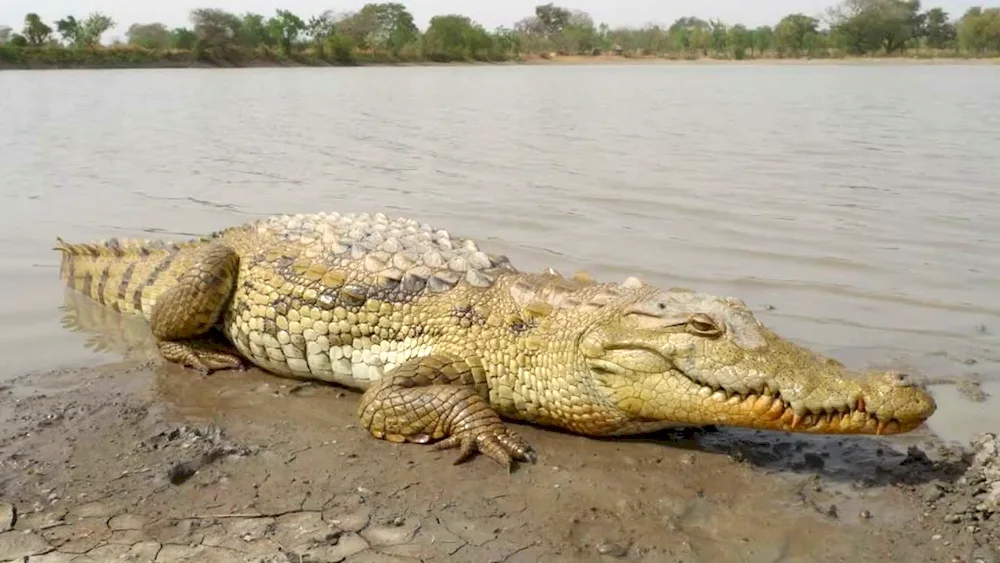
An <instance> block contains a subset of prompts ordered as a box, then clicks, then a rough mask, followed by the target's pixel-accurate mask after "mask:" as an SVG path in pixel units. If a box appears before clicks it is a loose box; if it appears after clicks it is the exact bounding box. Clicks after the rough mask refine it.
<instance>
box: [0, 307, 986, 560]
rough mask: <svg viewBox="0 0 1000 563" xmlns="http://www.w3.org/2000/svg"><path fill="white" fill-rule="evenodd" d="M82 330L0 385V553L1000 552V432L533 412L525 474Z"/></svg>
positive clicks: (276, 382)
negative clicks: (554, 426) (64, 354)
mask: <svg viewBox="0 0 1000 563" xmlns="http://www.w3.org/2000/svg"><path fill="white" fill-rule="evenodd" d="M66 326H67V328H70V329H72V330H84V331H87V332H88V333H89V336H88V338H89V340H88V345H89V346H91V347H92V349H93V350H94V351H95V352H98V353H107V354H108V357H109V360H108V362H107V364H105V365H102V366H99V367H87V368H80V369H66V370H56V371H44V372H35V373H28V374H25V375H23V376H20V377H16V378H13V379H11V380H10V381H9V382H8V383H7V384H6V386H5V387H4V388H3V389H0V561H19V562H23V561H30V562H32V563H38V562H61V561H74V562H79V561H137V562H138V561H220V562H224V561H253V562H286V561H287V562H307V561H313V562H319V561H322V562H336V561H349V562H381V561H386V562H397V561H398V562H407V561H413V562H416V561H424V562H431V561H459V562H461V561H469V562H487V561H492V562H508V563H513V562H529V561H531V562H533V561H546V562H547V561H552V562H571V561H573V562H575V561H585V562H586V561H595V562H596V561H644V562H645V561H649V562H661V561H679V562H680V561H683V562H728V561H733V562H754V563H756V562H806V561H821V562H822V561H903V560H907V559H911V560H919V561H932V562H934V561H941V562H976V561H981V562H983V563H996V562H997V561H998V560H1000V553H998V548H997V546H1000V451H998V450H1000V441H998V439H997V437H996V436H995V435H991V434H982V435H980V436H979V437H978V438H977V439H976V440H975V441H973V443H970V444H967V445H965V446H964V447H958V446H955V445H952V444H950V443H945V442H942V441H941V440H939V439H937V438H936V437H935V436H933V435H932V434H930V432H928V431H926V430H919V431H917V432H914V433H911V434H907V435H904V436H899V437H884V438H868V437H836V436H835V437H804V436H796V435H790V434H783V433H763V432H754V431H745V430H733V429H715V428H708V429H702V430H687V431H675V432H664V433H659V434H656V435H652V436H643V437H635V438H629V439H607V440H603V439H592V438H586V437H580V436H574V435H570V434H566V433H562V432H558V431H553V430H549V429H544V428H536V427H531V426H525V425H515V426H516V428H517V430H518V431H519V432H521V433H523V435H524V436H525V437H526V438H527V439H528V440H529V441H530V442H531V443H532V445H533V446H534V447H535V449H536V450H537V451H538V453H539V460H538V463H536V464H528V465H521V466H518V467H517V469H516V470H515V471H513V472H512V473H510V474H508V473H507V472H506V471H504V470H503V469H501V468H500V467H499V466H498V465H496V464H495V463H493V462H492V461H491V460H489V459H488V458H485V457H483V456H477V457H475V458H473V459H472V460H471V461H468V462H466V463H463V464H460V465H454V464H453V461H454V458H455V456H456V454H455V452H454V451H451V452H447V451H446V452H434V451H431V450H430V449H429V448H427V447H423V446H419V445H413V444H391V443H388V442H384V441H379V440H375V439H373V438H371V437H369V436H368V435H367V434H366V433H365V432H363V431H362V430H361V429H360V428H358V427H357V421H356V406H357V399H358V396H357V395H356V394H355V393H353V392H351V391H347V390H343V389H340V388H337V387H335V386H330V385H320V384H310V383H302V382H297V381H291V380H286V379H281V378H277V377H274V376H271V375H269V374H266V373H263V372H261V371H259V370H256V369H250V370H248V371H246V372H217V373H215V374H213V375H211V376H208V377H202V376H201V375H199V374H197V373H194V372H191V371H189V370H184V369H181V368H179V367H177V366H172V365H164V364H163V363H162V362H161V361H159V360H158V359H156V356H155V353H154V351H153V350H154V349H153V348H152V347H151V346H150V342H149V340H148V336H147V334H148V331H146V330H145V328H144V325H142V324H141V323H132V322H130V321H129V320H127V319H122V318H121V317H119V316H118V315H116V314H113V313H110V312H104V311H101V310H99V309H96V308H94V309H86V308H75V309H73V310H72V311H68V312H67V318H66Z"/></svg>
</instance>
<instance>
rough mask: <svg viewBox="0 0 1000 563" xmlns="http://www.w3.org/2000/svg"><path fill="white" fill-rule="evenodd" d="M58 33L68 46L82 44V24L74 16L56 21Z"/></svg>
mask: <svg viewBox="0 0 1000 563" xmlns="http://www.w3.org/2000/svg"><path fill="white" fill-rule="evenodd" d="M56 31H58V32H59V35H62V37H63V41H65V42H66V44H67V45H79V44H80V22H78V21H76V18H75V17H73V16H67V17H65V18H63V19H61V20H56Z"/></svg>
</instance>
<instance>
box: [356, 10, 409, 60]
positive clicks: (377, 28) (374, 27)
mask: <svg viewBox="0 0 1000 563" xmlns="http://www.w3.org/2000/svg"><path fill="white" fill-rule="evenodd" d="M359 15H360V16H361V17H362V19H363V20H364V21H367V22H371V24H370V31H369V34H368V37H367V38H366V40H367V43H368V44H369V45H371V46H372V47H374V48H376V49H381V50H385V51H388V52H389V53H391V54H392V55H393V56H398V55H399V52H400V51H401V50H402V49H403V48H404V47H406V46H407V45H409V44H411V43H413V42H415V41H416V40H417V37H419V35H420V30H419V29H417V24H415V23H414V22H413V15H412V14H411V13H410V12H409V11H408V10H407V9H406V7H405V6H403V5H402V4H399V3H397V2H387V3H382V4H365V5H364V7H363V8H361V11H360V12H359Z"/></svg>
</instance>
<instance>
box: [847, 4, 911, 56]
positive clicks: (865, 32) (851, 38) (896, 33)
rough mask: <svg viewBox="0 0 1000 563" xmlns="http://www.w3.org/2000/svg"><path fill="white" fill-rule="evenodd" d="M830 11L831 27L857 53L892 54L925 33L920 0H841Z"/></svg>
mask: <svg viewBox="0 0 1000 563" xmlns="http://www.w3.org/2000/svg"><path fill="white" fill-rule="evenodd" d="M829 14H830V19H831V24H830V27H831V29H832V30H833V31H834V33H836V34H837V35H838V36H839V37H840V40H841V42H842V43H844V44H845V46H846V47H847V49H848V50H849V51H851V52H853V53H856V54H863V53H871V52H875V51H877V50H880V49H881V50H884V51H885V52H886V53H887V54H892V53H895V52H897V51H899V50H901V49H903V47H904V46H905V45H906V43H907V42H909V41H910V40H912V39H915V38H919V37H920V36H921V35H922V34H923V33H924V19H925V16H924V14H922V13H921V12H920V1H919V0H909V1H905V2H904V1H902V0H844V1H843V2H842V3H841V4H839V5H837V6H834V7H833V8H831V9H830V11H829Z"/></svg>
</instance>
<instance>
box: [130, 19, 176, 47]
mask: <svg viewBox="0 0 1000 563" xmlns="http://www.w3.org/2000/svg"><path fill="white" fill-rule="evenodd" d="M125 39H126V41H127V42H128V44H129V45H135V46H137V47H145V48H146V49H166V48H168V47H170V30H169V29H167V26H165V25H163V24H162V23H134V24H132V25H130V26H129V28H128V31H126V32H125Z"/></svg>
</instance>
